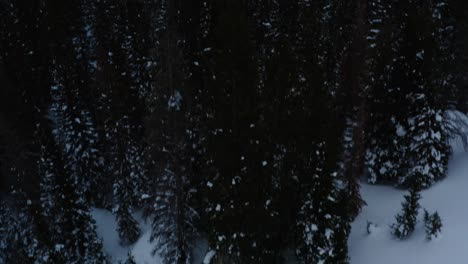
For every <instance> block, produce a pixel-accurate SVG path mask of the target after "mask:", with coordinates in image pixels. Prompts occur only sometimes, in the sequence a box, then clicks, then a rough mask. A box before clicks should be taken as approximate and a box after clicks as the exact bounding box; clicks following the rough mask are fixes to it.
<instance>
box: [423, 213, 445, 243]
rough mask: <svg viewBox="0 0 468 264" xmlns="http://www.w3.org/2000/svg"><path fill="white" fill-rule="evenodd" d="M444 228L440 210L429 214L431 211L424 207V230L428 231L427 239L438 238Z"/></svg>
mask: <svg viewBox="0 0 468 264" xmlns="http://www.w3.org/2000/svg"><path fill="white" fill-rule="evenodd" d="M441 230H442V219H440V215H439V213H438V212H435V213H433V214H429V212H428V211H427V210H426V209H424V231H426V239H427V240H432V239H435V238H437V237H438V236H439V235H440V232H441Z"/></svg>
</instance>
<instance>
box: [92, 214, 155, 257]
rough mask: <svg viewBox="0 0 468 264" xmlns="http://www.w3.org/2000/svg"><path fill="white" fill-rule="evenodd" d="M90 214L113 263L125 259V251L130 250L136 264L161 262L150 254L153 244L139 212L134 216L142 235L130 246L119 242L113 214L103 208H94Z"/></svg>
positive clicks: (147, 224)
mask: <svg viewBox="0 0 468 264" xmlns="http://www.w3.org/2000/svg"><path fill="white" fill-rule="evenodd" d="M92 215H93V218H94V220H95V221H96V225H97V230H96V231H97V233H98V235H99V236H100V237H101V238H102V239H103V245H104V250H105V252H106V253H107V254H108V255H110V256H111V258H112V261H113V263H115V264H117V263H118V262H119V261H125V260H126V259H127V253H128V252H129V251H130V252H131V253H132V255H133V256H134V257H135V261H136V263H137V264H147V263H148V264H149V263H151V264H162V262H161V259H160V257H159V256H157V255H155V256H152V255H151V252H152V251H153V245H152V243H150V242H149V238H150V235H151V232H150V225H149V223H145V221H143V219H142V218H141V216H140V215H139V214H136V215H135V217H136V219H137V220H138V222H139V223H140V228H141V232H142V236H141V237H140V239H139V240H138V241H137V242H136V243H135V244H134V245H131V246H128V247H126V246H122V245H120V243H119V236H118V234H117V231H116V229H117V223H116V221H115V216H114V215H113V214H112V213H111V212H109V211H107V210H104V209H97V208H94V209H93V210H92Z"/></svg>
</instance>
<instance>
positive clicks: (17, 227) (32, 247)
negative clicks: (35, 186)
mask: <svg viewBox="0 0 468 264" xmlns="http://www.w3.org/2000/svg"><path fill="white" fill-rule="evenodd" d="M13 197H14V198H15V199H17V200H16V201H15V202H14V204H10V205H8V204H7V203H6V202H5V201H2V203H1V204H0V262H2V263H12V264H20V263H43V262H44V261H45V260H46V259H47V256H48V255H47V253H46V249H45V248H44V247H43V246H42V245H41V243H40V240H39V237H38V231H37V227H36V225H35V221H34V220H33V216H32V215H31V213H30V211H29V210H30V209H31V208H30V207H31V204H32V202H31V200H29V199H24V193H18V192H16V193H13Z"/></svg>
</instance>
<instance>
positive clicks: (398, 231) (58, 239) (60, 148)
mask: <svg viewBox="0 0 468 264" xmlns="http://www.w3.org/2000/svg"><path fill="white" fill-rule="evenodd" d="M466 10H468V9H467V8H466V3H465V2H464V1H461V0H432V1H429V0H417V1H414V0H413V1H411V0H404V1H396V0H389V1H386V0H352V1H340V0H316V1H309V0H295V1H286V0H256V1H239V0H223V1H203V0H193V1H183V0H134V1H133V0H132V1H127V0H125V1H112V0H99V1H93V0H71V1H59V0H49V1H44V0H40V1H33V2H31V1H27V0H14V1H13V0H0V83H1V88H0V199H2V201H1V202H2V203H1V205H0V206H1V207H0V209H1V210H0V262H5V263H22V264H24V263H108V262H109V260H108V258H107V256H106V255H105V253H104V252H103V251H102V242H101V241H100V239H99V237H98V235H97V234H96V227H95V223H94V220H93V218H92V214H91V212H92V208H93V207H99V208H106V209H109V210H112V211H113V212H114V214H115V215H116V219H117V223H118V230H117V232H118V234H119V237H120V240H121V241H120V242H121V243H122V244H123V245H130V244H133V243H134V242H136V241H137V240H138V238H139V237H140V235H141V231H140V227H139V223H138V222H137V221H136V219H135V218H134V212H135V210H141V211H142V212H144V215H145V217H147V218H148V221H150V222H151V223H152V225H151V227H152V230H151V238H150V240H151V241H152V243H153V245H154V248H153V253H154V254H159V255H161V256H162V258H163V260H164V262H165V263H167V264H172V263H176V264H188V263H192V256H191V254H192V252H193V248H194V246H195V243H196V241H197V239H198V238H200V237H202V238H206V239H207V240H208V244H209V248H210V249H211V250H213V251H212V252H216V254H215V255H214V257H213V262H216V261H217V262H219V263H284V257H285V252H294V253H295V254H296V256H297V258H298V260H299V261H300V262H301V263H348V262H349V259H348V255H347V238H348V235H349V233H350V223H351V222H352V221H353V219H354V218H355V217H356V216H357V214H358V213H359V211H360V209H361V207H362V206H363V205H364V204H365V202H364V201H363V200H362V199H361V196H360V190H359V186H360V185H359V181H360V178H361V176H363V175H365V176H366V177H368V181H369V182H371V183H390V184H393V185H396V186H399V187H409V186H412V183H415V182H416V183H417V187H411V188H410V189H411V192H410V195H408V196H406V197H405V199H406V202H405V203H404V208H403V210H404V211H403V212H402V214H400V215H398V216H397V224H396V225H395V226H394V227H395V229H394V231H395V235H397V236H398V237H401V238H403V237H406V236H407V235H409V233H411V231H412V228H414V223H415V221H416V218H415V211H416V214H417V209H418V208H419V207H418V199H419V192H418V191H419V188H428V187H430V186H431V185H432V184H433V183H434V182H436V181H437V180H440V179H442V178H443V177H444V176H445V174H446V170H447V163H448V160H449V157H450V155H451V149H450V147H449V144H448V140H449V137H450V130H449V125H448V123H447V118H446V112H447V111H448V110H452V109H459V110H462V111H464V110H467V104H466V100H462V99H461V98H468V96H467V95H468V94H467V92H466V90H465V89H464V88H465V87H466V86H467V85H468V79H467V78H466V69H467V67H468V62H467V61H466V58H467V57H468V56H466V49H465V48H464V47H465V46H466V45H468V39H466V36H467V35H468V34H466V32H467V31H468V20H467V16H466ZM415 188H416V189H415ZM428 217H429V216H428ZM431 217H432V218H431V219H429V218H428V222H429V220H431V221H432V222H431V223H432V225H431V226H430V227H428V228H430V231H428V232H432V233H431V234H434V235H435V234H436V233H437V232H438V228H439V225H440V224H439V222H437V221H439V220H440V218H438V216H431ZM428 230H429V229H428ZM126 263H135V260H134V259H133V256H131V255H129V256H128V260H127V262H126Z"/></svg>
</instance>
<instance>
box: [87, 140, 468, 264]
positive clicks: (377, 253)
mask: <svg viewBox="0 0 468 264" xmlns="http://www.w3.org/2000/svg"><path fill="white" fill-rule="evenodd" d="M455 145H458V146H457V148H456V149H455V153H454V156H453V158H452V160H451V162H450V165H449V173H448V176H447V178H446V179H445V180H443V181H441V182H439V183H437V184H436V185H434V186H433V187H432V188H430V189H429V190H425V191H423V192H422V200H421V206H422V207H423V208H426V209H427V210H428V211H429V212H434V211H435V210H437V211H438V212H439V213H440V215H441V217H442V221H443V227H442V235H441V236H440V237H439V238H437V239H436V240H433V241H426V239H425V233H424V226H423V223H422V210H421V213H420V217H419V222H418V225H417V227H416V230H415V232H414V233H413V234H412V235H411V236H410V237H409V238H408V239H407V240H404V241H399V240H397V239H395V238H394V237H393V236H392V235H391V231H390V225H391V224H392V223H393V222H394V220H395V215H396V214H397V213H398V212H399V211H400V209H401V202H402V201H403V195H404V194H405V193H406V191H403V190H398V189H395V188H392V187H391V186H378V185H369V184H366V183H363V184H362V196H363V198H364V200H366V202H367V204H368V205H367V206H365V207H364V208H363V210H362V213H361V214H360V215H359V216H358V217H357V219H356V221H355V222H354V223H353V224H352V232H351V235H350V238H349V243H348V244H349V253H350V257H351V264H376V263H378V264H441V263H449V264H465V263H468V205H467V202H468V154H466V153H465V152H464V151H463V150H462V148H461V147H459V146H460V144H455ZM93 216H94V218H95V220H96V222H97V225H98V229H97V231H98V234H99V235H100V236H101V237H102V238H103V241H104V248H105V250H106V251H107V253H108V254H110V255H111V256H112V258H113V260H114V261H115V263H117V262H118V261H119V260H124V259H125V258H126V256H127V253H128V252H129V251H131V252H132V254H133V255H134V257H135V260H136V262H137V263H138V264H150V263H151V264H160V263H161V262H160V258H159V257H158V256H152V255H151V251H152V249H153V248H152V245H151V244H150V243H149V241H148V240H149V235H150V234H149V225H148V224H146V223H144V221H143V220H141V217H137V218H138V219H139V222H140V223H141V227H142V234H143V235H142V237H141V238H140V239H139V240H138V242H137V243H135V245H133V246H131V247H122V246H121V245H119V242H118V236H117V233H116V232H115V230H116V222H115V218H114V216H113V215H112V214H111V213H110V212H108V211H106V210H101V209H94V210H93ZM367 221H370V222H372V223H373V224H374V225H376V226H375V227H374V228H373V230H372V233H371V234H367ZM203 244H204V243H198V245H199V248H198V249H196V250H195V252H198V255H199V256H196V259H197V260H196V261H197V262H196V263H201V262H202V260H203V255H201V254H204V253H205V252H206V245H203Z"/></svg>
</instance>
